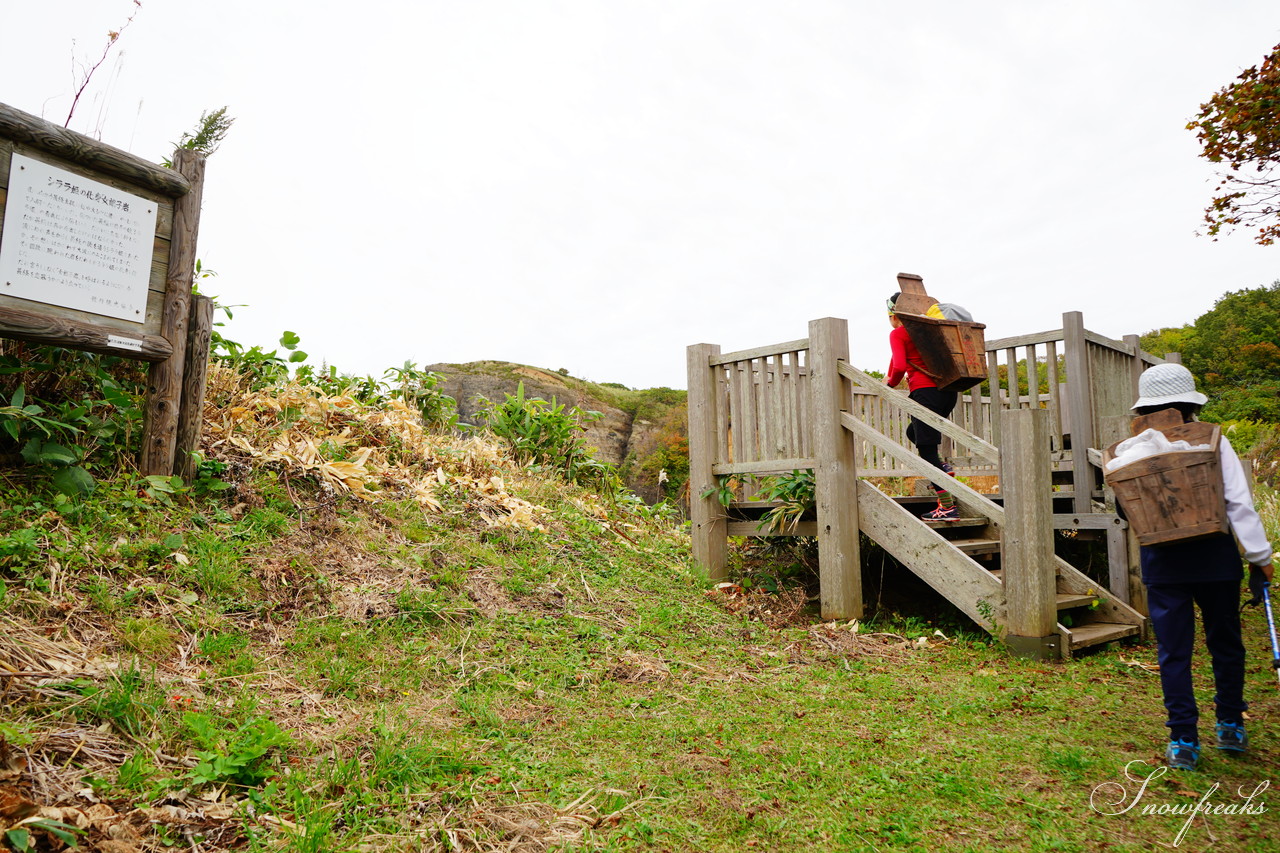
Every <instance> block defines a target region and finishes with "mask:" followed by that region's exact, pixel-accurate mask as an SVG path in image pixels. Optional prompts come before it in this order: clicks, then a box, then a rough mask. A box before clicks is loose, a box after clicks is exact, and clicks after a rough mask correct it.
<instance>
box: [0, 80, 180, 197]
mask: <svg viewBox="0 0 1280 853" xmlns="http://www.w3.org/2000/svg"><path fill="white" fill-rule="evenodd" d="M0 137H3V138H5V139H11V140H13V141H15V142H21V143H25V144H27V145H30V146H31V147H32V148H35V149H37V150H39V151H43V152H45V153H48V154H52V155H54V156H55V157H60V158H62V159H63V160H69V161H71V162H72V163H75V164H77V165H80V166H84V167H85V168H87V169H90V170H92V171H93V172H97V173H101V174H104V175H107V176H110V177H114V178H120V179H122V180H124V181H127V182H128V183H130V184H133V185H135V186H138V187H141V188H143V189H148V190H152V191H154V192H158V193H161V194H162V195H165V196H167V197H169V198H178V197H180V196H183V195H186V194H187V193H189V192H191V191H192V189H193V187H192V183H191V179H190V176H189V175H183V174H181V173H180V172H181V170H178V171H174V170H172V169H166V168H164V167H163V166H160V165H157V164H155V163H152V162H150V161H147V160H144V159H142V158H141V157H137V156H135V155H133V154H130V153H129V152H127V151H122V150H120V149H119V148H115V147H112V146H110V145H107V144H106V143H104V142H99V141H98V140H96V139H91V138H90V137H88V136H85V135H83V134H80V133H76V132H75V131H74V130H67V129H66V128H64V127H59V126H58V125H56V124H53V123H52V122H48V121H45V120H44V119H42V118H36V117H35V116H33V115H30V114H29V113H24V112H22V111H21V110H18V109H14V108H13V107H11V106H9V105H8V104H2V103H0Z"/></svg>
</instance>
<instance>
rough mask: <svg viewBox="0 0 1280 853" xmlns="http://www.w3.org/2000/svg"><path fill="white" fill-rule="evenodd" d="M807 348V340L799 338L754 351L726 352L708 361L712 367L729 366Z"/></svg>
mask: <svg viewBox="0 0 1280 853" xmlns="http://www.w3.org/2000/svg"><path fill="white" fill-rule="evenodd" d="M808 348H809V339H808V338H801V339H800V340H798V341H786V342H785V343H781V344H768V345H766V346H762V347H756V348H755V349H741V350H738V351H737V352H727V353H724V354H723V355H713V356H711V359H710V364H711V366H712V367H717V366H719V365H721V364H731V363H732V362H735V361H748V360H750V359H753V358H767V357H768V356H771V355H782V354H783V353H788V352H799V351H801V350H807V349H808Z"/></svg>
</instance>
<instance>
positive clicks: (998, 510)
mask: <svg viewBox="0 0 1280 853" xmlns="http://www.w3.org/2000/svg"><path fill="white" fill-rule="evenodd" d="M840 423H841V424H843V425H844V428H845V429H847V430H849V431H850V432H852V433H853V434H854V435H857V436H858V437H859V438H862V439H865V440H866V441H870V442H872V443H873V444H875V445H876V446H877V447H879V448H881V449H882V450H887V451H888V452H889V454H890V455H891V456H893V458H894V459H896V460H898V462H900V463H901V464H902V465H903V466H904V467H906V468H909V469H910V470H911V471H913V472H914V473H916V474H917V475H919V476H921V477H924V478H925V479H927V480H929V481H930V482H936V483H937V484H938V485H940V486H946V489H947V491H948V492H952V493H953V494H957V495H963V496H964V497H966V498H968V500H969V501H970V502H971V503H974V504H976V505H977V506H979V507H981V508H982V513H983V515H985V516H987V518H989V519H991V523H992V524H994V525H996V526H997V527H1003V526H1004V523H1005V516H1004V507H1002V506H1000V505H999V504H998V503H996V502H995V501H993V500H991V498H989V497H987V496H986V495H984V494H983V493H982V492H979V491H977V490H976V489H974V488H973V487H972V486H969V485H966V484H965V483H964V482H962V481H960V480H958V479H956V478H955V477H952V476H951V475H949V474H948V473H947V472H946V471H943V470H942V469H941V468H936V467H934V466H933V465H930V464H929V463H928V462H925V461H924V460H923V459H921V458H920V457H919V456H917V455H916V454H914V453H912V452H911V451H910V450H908V449H907V448H905V447H903V446H902V445H901V444H898V442H896V441H894V440H893V439H891V438H889V437H888V436H887V435H885V434H883V433H880V432H876V431H875V430H874V429H872V428H871V427H869V426H867V425H866V424H864V423H863V422H862V421H860V420H858V419H857V418H855V417H854V416H853V415H851V414H849V413H848V412H841V413H840Z"/></svg>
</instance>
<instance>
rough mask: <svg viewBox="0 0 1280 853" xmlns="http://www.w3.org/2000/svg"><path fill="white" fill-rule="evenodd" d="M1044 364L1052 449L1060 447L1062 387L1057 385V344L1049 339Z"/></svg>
mask: <svg viewBox="0 0 1280 853" xmlns="http://www.w3.org/2000/svg"><path fill="white" fill-rule="evenodd" d="M1045 365H1046V368H1047V373H1048V379H1047V382H1048V385H1049V424H1050V430H1051V431H1052V432H1051V434H1052V436H1053V449H1054V450H1061V449H1062V388H1061V387H1059V384H1058V383H1059V382H1060V381H1061V379H1060V376H1059V374H1060V371H1059V370H1058V344H1057V342H1056V341H1049V342H1048V343H1047V344H1045Z"/></svg>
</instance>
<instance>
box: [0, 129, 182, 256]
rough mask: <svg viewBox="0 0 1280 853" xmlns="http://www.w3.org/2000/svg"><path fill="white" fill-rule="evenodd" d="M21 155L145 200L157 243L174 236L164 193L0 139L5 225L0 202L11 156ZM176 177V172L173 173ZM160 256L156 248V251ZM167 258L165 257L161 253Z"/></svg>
mask: <svg viewBox="0 0 1280 853" xmlns="http://www.w3.org/2000/svg"><path fill="white" fill-rule="evenodd" d="M14 152H17V153H18V154H23V155H25V156H27V157H31V158H33V159H36V160H40V161H41V162H44V163H49V164H50V165H53V166H57V167H58V168H59V169H65V170H67V171H68V172H72V173H74V174H77V175H80V176H81V177H85V178H89V179H91V180H94V181H97V182H98V183H100V184H106V185H107V186H110V187H115V188H116V189H120V190H124V191H125V192H128V193H132V194H133V195H136V196H139V197H140V198H145V199H146V200H147V201H149V202H151V203H152V204H154V205H155V206H156V232H155V236H156V238H157V239H159V240H163V241H165V244H166V246H167V244H168V241H169V238H170V237H171V236H172V234H173V199H172V198H171V197H169V196H167V195H165V194H164V193H158V192H155V191H154V190H151V189H148V188H146V187H140V186H138V185H137V184H135V183H132V182H130V181H124V180H120V179H119V178H115V177H112V176H111V175H105V174H102V173H101V172H95V171H93V170H92V169H89V168H86V167H84V166H81V165H80V164H78V163H73V162H70V161H68V160H64V159H62V158H60V157H55V156H53V155H51V154H48V153H47V152H43V151H40V150H38V149H35V148H33V147H31V146H27V145H22V144H19V143H14V142H12V141H10V140H7V139H2V138H0V223H3V222H4V209H3V208H4V205H3V202H5V201H7V200H8V192H7V191H8V188H9V170H10V168H11V165H12V161H13V154H14ZM175 174H176V173H175ZM157 252H158V253H159V249H157ZM163 256H164V257H167V254H163Z"/></svg>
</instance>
